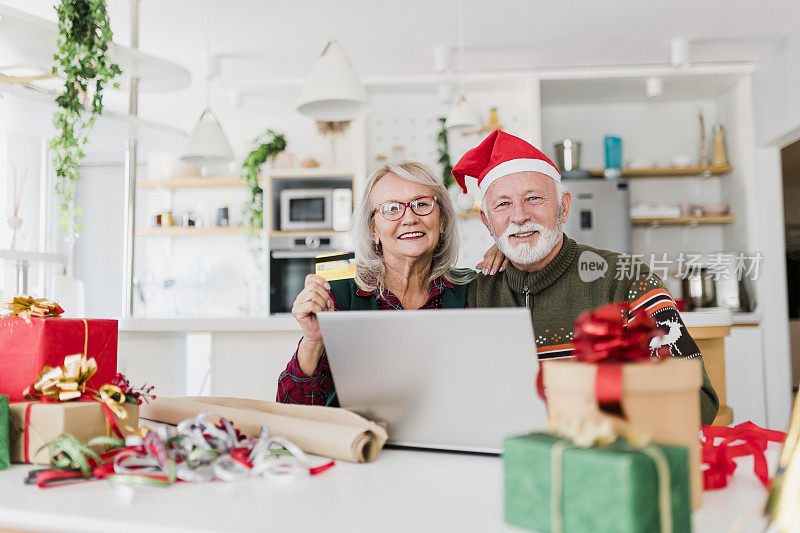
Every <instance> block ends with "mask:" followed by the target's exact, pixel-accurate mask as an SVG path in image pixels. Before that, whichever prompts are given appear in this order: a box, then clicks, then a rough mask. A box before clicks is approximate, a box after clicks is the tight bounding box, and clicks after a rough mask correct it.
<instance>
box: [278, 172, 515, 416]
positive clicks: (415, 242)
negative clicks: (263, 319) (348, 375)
mask: <svg viewBox="0 0 800 533" xmlns="http://www.w3.org/2000/svg"><path fill="white" fill-rule="evenodd" d="M352 235H353V241H354V245H355V249H356V274H355V279H347V280H337V281H332V282H330V283H328V282H326V281H325V280H324V279H322V278H321V277H319V276H315V275H313V274H311V275H309V276H308V277H307V278H306V283H305V288H304V289H303V291H302V292H301V293H300V294H299V295H298V296H297V298H296V299H295V301H294V306H293V307H292V315H293V316H294V317H295V319H296V320H297V322H298V323H299V324H300V327H301V328H302V330H303V338H302V339H300V344H299V345H298V347H297V352H295V354H294V356H293V357H292V360H291V361H289V364H288V366H287V367H286V370H284V371H283V373H281V375H280V378H279V379H278V397H277V400H278V401H279V402H285V403H303V404H315V405H334V406H338V401H337V399H336V390H335V388H334V384H333V379H332V377H331V370H330V366H329V365H328V359H327V356H326V355H325V346H324V344H323V342H322V334H321V332H320V329H319V323H318V322H317V317H316V315H317V313H320V312H322V311H327V310H337V311H347V310H354V309H373V310H378V309H381V310H384V309H395V310H399V309H440V308H461V307H464V306H465V303H466V288H467V284H468V283H469V282H470V281H471V280H472V279H473V278H474V277H475V275H476V274H475V272H474V271H473V270H470V269H456V268H455V267H454V265H455V263H456V260H457V259H458V242H459V241H458V228H457V220H456V214H455V210H454V208H453V204H452V201H451V200H450V196H449V195H448V194H447V190H446V189H445V187H444V184H443V183H442V181H441V179H439V178H437V177H436V176H435V175H434V174H433V173H432V172H431V171H430V170H428V168H426V167H425V166H424V165H422V164H420V163H414V162H403V163H396V164H395V163H389V164H387V165H385V166H382V167H381V168H379V169H377V170H376V171H375V172H373V173H372V175H371V176H370V177H369V180H368V181H367V185H366V188H365V191H364V197H363V199H362V201H361V205H360V206H359V208H358V211H357V212H356V215H355V217H354V220H353V228H352ZM493 256H494V257H495V258H494V259H492V257H493ZM502 259H503V258H502V255H501V256H500V258H499V259H498V258H497V257H496V254H492V253H491V251H490V252H487V256H486V258H485V261H484V263H483V264H485V265H486V267H485V268H488V269H489V270H490V271H491V269H492V266H493V265H494V266H495V268H497V267H498V266H499V265H500V263H501V261H502ZM479 266H480V265H479Z"/></svg>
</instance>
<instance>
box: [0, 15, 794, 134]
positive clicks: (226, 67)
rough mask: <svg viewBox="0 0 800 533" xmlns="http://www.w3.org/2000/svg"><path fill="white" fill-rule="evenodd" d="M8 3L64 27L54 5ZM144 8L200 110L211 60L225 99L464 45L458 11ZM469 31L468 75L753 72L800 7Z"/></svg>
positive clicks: (551, 20)
mask: <svg viewBox="0 0 800 533" xmlns="http://www.w3.org/2000/svg"><path fill="white" fill-rule="evenodd" d="M0 2H2V3H4V4H7V5H9V6H11V7H14V8H17V9H21V10H24V11H27V12H30V13H32V14H35V15H38V16H41V17H45V18H48V19H51V20H55V12H54V10H53V8H52V6H53V5H55V4H56V3H57V2H56V1H55V0H0ZM108 5H109V12H110V15H111V20H112V28H113V30H114V33H115V40H116V41H118V42H120V43H123V44H128V43H129V36H130V33H129V27H128V25H129V13H130V5H129V2H128V0H109V1H108ZM140 6H141V7H140V13H141V17H140V32H141V36H140V47H141V48H142V49H143V50H144V51H146V52H149V53H152V54H154V55H158V56H161V57H164V58H166V59H170V60H173V61H175V62H178V63H180V64H181V65H183V66H185V67H187V68H188V69H189V70H190V71H191V72H192V75H193V84H194V86H193V88H191V89H187V91H189V92H190V93H192V96H190V97H189V98H192V99H196V98H198V96H197V94H194V93H196V92H197V91H201V92H202V87H203V83H202V79H203V76H204V75H205V73H206V71H207V60H206V58H207V53H208V51H209V50H210V52H211V53H212V54H223V55H230V56H231V57H230V58H228V59H225V60H223V62H222V66H221V74H222V77H221V79H220V80H219V81H218V82H216V84H217V85H216V88H217V89H219V88H222V89H224V88H225V86H226V85H228V84H230V85H231V86H232V85H234V84H240V83H242V82H243V81H270V80H282V79H295V78H303V77H304V76H305V75H306V74H307V73H308V70H309V69H310V66H311V64H312V63H313V61H314V59H315V57H316V56H317V55H318V54H319V53H320V51H321V50H322V48H323V46H324V44H325V42H326V40H327V39H329V38H331V37H334V36H335V37H337V38H338V39H339V41H340V42H341V43H342V45H343V47H344V49H345V51H346V52H347V53H348V55H349V56H350V58H351V60H352V61H353V63H354V65H355V67H356V69H357V71H358V72H359V73H360V74H362V75H367V76H369V75H387V74H402V73H411V72H414V73H426V72H432V71H433V69H434V49H435V47H437V46H442V45H444V46H447V47H451V48H452V49H455V48H456V45H457V35H456V27H457V20H456V6H457V0H296V1H276V0H224V1H223V0H141V1H140ZM464 27H465V46H466V54H465V57H464V66H465V69H466V70H484V71H485V70H506V69H524V68H554V67H570V66H606V65H632V64H636V65H664V64H667V63H668V62H669V42H670V40H671V39H673V38H675V37H684V38H687V39H690V41H691V53H690V55H691V60H692V62H694V63H703V62H727V61H755V60H757V59H758V57H759V56H761V55H763V54H764V53H766V52H767V51H768V50H770V49H771V48H772V47H773V46H774V45H775V44H776V43H777V42H778V41H779V40H780V39H781V38H782V37H783V36H785V35H787V34H788V33H790V32H792V31H794V30H797V29H798V28H800V1H798V0H670V1H660V0H659V1H656V0H605V1H602V2H600V1H597V0H572V1H570V0H562V1H558V2H555V1H549V2H546V1H543V0H540V1H532V0H496V1H494V2H485V1H479V0H464ZM245 56H246V58H245ZM187 94H188V93H187ZM199 98H202V97H199ZM153 118H156V117H153ZM195 119H196V117H194V113H193V114H192V116H190V117H186V119H185V120H181V121H180V122H181V124H179V125H180V126H181V127H184V128H188V127H190V125H191V123H192V122H193V121H194V120H195ZM171 122H173V123H175V121H174V120H173V121H171Z"/></svg>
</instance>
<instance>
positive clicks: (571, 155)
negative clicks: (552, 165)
mask: <svg viewBox="0 0 800 533" xmlns="http://www.w3.org/2000/svg"><path fill="white" fill-rule="evenodd" d="M553 148H555V150H556V165H558V168H559V170H561V172H567V171H570V170H578V169H579V168H580V166H581V143H580V141H576V140H575V139H564V140H563V141H559V142H557V143H554V144H553Z"/></svg>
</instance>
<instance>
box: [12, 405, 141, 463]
mask: <svg viewBox="0 0 800 533" xmlns="http://www.w3.org/2000/svg"><path fill="white" fill-rule="evenodd" d="M28 406H30V411H29V413H28V423H27V425H26V423H25V418H26V411H28ZM123 407H124V408H125V411H126V412H127V413H128V416H127V419H126V420H125V423H126V424H127V425H128V426H129V427H130V428H132V429H134V430H135V429H136V428H138V426H139V406H138V405H135V404H131V403H125V404H123ZM9 418H10V421H11V424H10V433H11V435H10V436H11V439H10V440H11V462H13V463H34V464H47V463H48V462H49V457H48V455H47V451H46V450H42V451H40V452H39V453H37V450H39V448H40V447H41V446H42V444H45V443H46V442H49V441H51V440H52V439H54V438H55V437H57V436H59V435H61V434H62V433H69V434H70V435H72V436H74V437H75V438H77V439H78V440H80V441H83V442H86V441H88V440H91V439H93V438H95V437H100V436H103V435H105V434H106V415H105V412H104V411H103V405H102V404H101V403H100V402H95V401H73V402H61V403H39V402H14V403H11V404H9ZM117 425H118V426H119V428H120V430H121V431H122V433H123V435H128V434H130V433H131V432H130V431H127V430H126V429H125V428H124V427H123V424H121V423H119V421H118V422H117ZM26 429H27V446H26V438H25V434H26ZM26 452H27V453H26Z"/></svg>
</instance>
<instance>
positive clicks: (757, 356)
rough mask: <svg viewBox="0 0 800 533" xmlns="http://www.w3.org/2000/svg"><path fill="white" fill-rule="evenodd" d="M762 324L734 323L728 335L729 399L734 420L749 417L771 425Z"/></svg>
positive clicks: (726, 363) (760, 424) (727, 373)
mask: <svg viewBox="0 0 800 533" xmlns="http://www.w3.org/2000/svg"><path fill="white" fill-rule="evenodd" d="M762 342H763V338H762V332H761V328H760V327H758V326H757V325H745V326H741V325H737V324H734V325H733V326H732V327H731V334H730V336H729V337H727V338H726V339H725V371H726V386H727V401H728V404H729V405H730V406H731V407H732V408H733V423H734V424H739V423H741V422H746V421H748V420H751V421H753V422H754V423H756V424H758V425H759V426H766V425H767V405H766V387H767V386H768V385H767V383H766V377H765V373H764V349H763V345H762Z"/></svg>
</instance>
